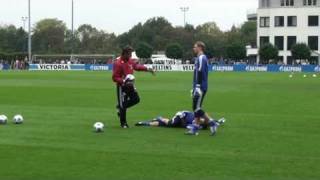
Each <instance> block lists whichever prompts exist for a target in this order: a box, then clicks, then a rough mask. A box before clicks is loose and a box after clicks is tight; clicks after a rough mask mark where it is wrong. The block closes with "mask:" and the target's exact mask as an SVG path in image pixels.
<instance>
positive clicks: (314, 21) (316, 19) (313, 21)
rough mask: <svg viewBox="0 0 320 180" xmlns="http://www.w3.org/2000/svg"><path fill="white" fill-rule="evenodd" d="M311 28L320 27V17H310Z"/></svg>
mask: <svg viewBox="0 0 320 180" xmlns="http://www.w3.org/2000/svg"><path fill="white" fill-rule="evenodd" d="M308 24H309V26H319V16H309V19H308Z"/></svg>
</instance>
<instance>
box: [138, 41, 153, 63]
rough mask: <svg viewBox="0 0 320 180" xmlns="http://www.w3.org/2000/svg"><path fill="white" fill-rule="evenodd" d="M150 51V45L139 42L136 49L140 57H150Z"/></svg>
mask: <svg viewBox="0 0 320 180" xmlns="http://www.w3.org/2000/svg"><path fill="white" fill-rule="evenodd" d="M152 52H153V49H152V47H151V46H150V45H149V44H148V43H145V42H142V43H139V45H138V48H137V49H136V53H137V56H138V57H139V58H141V59H149V58H151V56H152Z"/></svg>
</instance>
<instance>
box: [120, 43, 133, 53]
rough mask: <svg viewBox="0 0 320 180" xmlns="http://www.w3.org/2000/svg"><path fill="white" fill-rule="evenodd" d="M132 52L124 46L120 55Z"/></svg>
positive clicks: (129, 47) (130, 48)
mask: <svg viewBox="0 0 320 180" xmlns="http://www.w3.org/2000/svg"><path fill="white" fill-rule="evenodd" d="M133 51H134V50H133V48H132V47H131V46H129V45H128V46H125V47H124V48H122V55H124V54H128V53H132V52H133Z"/></svg>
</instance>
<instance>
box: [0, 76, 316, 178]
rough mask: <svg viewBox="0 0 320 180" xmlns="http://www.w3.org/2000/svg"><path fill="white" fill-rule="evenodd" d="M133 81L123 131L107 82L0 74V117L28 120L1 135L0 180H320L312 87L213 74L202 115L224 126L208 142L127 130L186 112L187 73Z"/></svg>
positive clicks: (299, 80) (284, 79) (300, 81)
mask: <svg viewBox="0 0 320 180" xmlns="http://www.w3.org/2000/svg"><path fill="white" fill-rule="evenodd" d="M136 78H137V82H136V85H137V87H138V90H139V92H140V96H141V99H142V101H141V103H140V104H139V105H138V106H136V107H134V108H133V109H131V110H129V112H128V121H129V123H130V125H131V127H132V128H131V129H129V130H124V129H120V128H119V123H118V119H117V117H116V113H115V105H116V98H115V92H116V91H115V87H114V84H113V83H112V82H111V73H110V72H0V114H6V115H7V116H8V117H9V118H10V119H11V118H12V116H13V115H14V114H20V113H21V114H22V115H23V116H24V118H25V123H24V124H23V125H13V124H12V122H11V121H9V124H7V125H1V126H0V179H1V180H47V179H48V180H56V179H66V180H67V179H68V180H85V179H86V180H87V179H88V180H89V179H90V180H100V179H101V180H102V179H115V180H116V179H120V180H127V179H143V180H144V179H145V180H162V179H170V180H196V179H205V180H212V179H217V180H242V179H250V180H257V179H262V180H275V179H279V180H280V179H281V180H301V179H306V180H313V179H314V180H316V179H320V143H319V142H320V116H319V113H320V78H319V77H318V78H312V77H310V75H309V77H308V78H303V77H302V74H296V75H295V76H294V77H293V78H292V79H290V78H289V74H286V73H283V74H275V73H211V74H210V91H209V93H208V95H207V98H206V101H205V103H204V107H205V110H206V111H208V112H209V113H210V114H211V115H214V116H215V117H222V116H225V117H226V118H227V123H226V125H225V126H224V127H222V128H220V129H219V132H218V134H217V136H215V137H210V136H209V131H203V132H201V133H200V135H199V136H197V137H192V136H185V135H184V131H185V130H183V129H165V128H136V127H133V124H134V123H135V122H137V121H139V120H146V119H150V118H153V117H156V116H158V115H162V116H169V117H171V116H172V115H174V113H175V112H176V111H178V110H189V109H190V108H191V97H190V87H191V79H192V73H158V75H157V76H156V77H152V76H151V75H149V74H144V73H137V74H136ZM96 121H102V122H104V123H105V124H106V126H107V128H106V131H105V132H104V133H101V134H96V133H93V132H92V130H93V129H92V125H93V123H94V122H96Z"/></svg>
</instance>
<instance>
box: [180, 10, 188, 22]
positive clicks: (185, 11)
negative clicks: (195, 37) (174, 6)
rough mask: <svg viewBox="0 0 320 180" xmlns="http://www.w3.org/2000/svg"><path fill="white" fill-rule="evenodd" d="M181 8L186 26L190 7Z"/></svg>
mask: <svg viewBox="0 0 320 180" xmlns="http://www.w3.org/2000/svg"><path fill="white" fill-rule="evenodd" d="M180 10H181V11H182V12H183V25H184V27H185V26H186V25H187V22H186V13H187V12H188V11H189V7H180Z"/></svg>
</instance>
